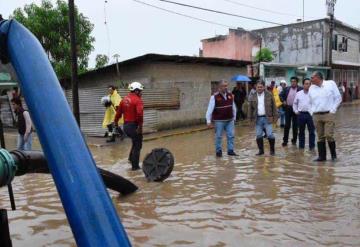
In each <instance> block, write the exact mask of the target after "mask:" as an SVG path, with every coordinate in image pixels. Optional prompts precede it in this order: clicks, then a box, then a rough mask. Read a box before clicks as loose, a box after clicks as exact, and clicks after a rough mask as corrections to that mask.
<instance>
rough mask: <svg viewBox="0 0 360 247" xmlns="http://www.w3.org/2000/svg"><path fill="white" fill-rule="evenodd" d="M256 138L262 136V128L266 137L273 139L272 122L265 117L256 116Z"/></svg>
mask: <svg viewBox="0 0 360 247" xmlns="http://www.w3.org/2000/svg"><path fill="white" fill-rule="evenodd" d="M255 128H256V139H261V138H263V135H264V129H265V131H266V135H267V138H268V139H275V136H274V133H273V130H272V124H271V123H270V122H269V121H268V119H267V118H266V117H257V119H256V127H255Z"/></svg>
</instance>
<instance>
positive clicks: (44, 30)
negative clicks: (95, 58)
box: [12, 0, 95, 78]
mask: <svg viewBox="0 0 360 247" xmlns="http://www.w3.org/2000/svg"><path fill="white" fill-rule="evenodd" d="M12 18H14V19H16V20H17V21H19V22H20V23H22V24H23V25H24V26H25V27H27V28H28V29H29V30H30V31H31V32H32V33H33V34H34V35H35V36H36V37H37V38H38V40H39V41H40V43H41V45H42V46H43V48H44V49H45V52H46V53H47V55H48V57H49V60H50V62H51V64H52V66H53V67H54V70H55V72H56V74H57V76H58V77H59V78H64V77H70V75H71V56H70V51H71V46H70V34H69V7H68V4H67V3H66V2H65V1H64V0H57V1H56V5H55V6H54V5H53V4H52V3H51V1H50V0H43V1H42V2H41V4H40V5H39V6H38V5H36V4H35V3H32V4H28V5H25V6H24V8H23V9H21V8H17V9H16V10H14V12H13V16H12ZM75 22H76V26H75V32H76V41H77V47H78V50H77V54H78V66H79V67H78V71H79V73H83V72H85V71H87V68H88V61H89V55H90V53H91V51H92V50H93V49H94V47H93V43H94V41H95V38H94V37H92V36H91V32H92V30H93V29H94V25H93V24H92V23H91V22H90V21H89V20H88V18H87V17H85V16H84V15H83V14H81V13H79V12H78V10H77V8H75Z"/></svg>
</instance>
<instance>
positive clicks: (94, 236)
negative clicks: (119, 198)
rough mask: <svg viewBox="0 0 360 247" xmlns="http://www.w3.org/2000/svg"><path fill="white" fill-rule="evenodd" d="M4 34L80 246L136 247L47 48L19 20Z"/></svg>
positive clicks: (7, 24)
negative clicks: (71, 106) (123, 224)
mask: <svg viewBox="0 0 360 247" xmlns="http://www.w3.org/2000/svg"><path fill="white" fill-rule="evenodd" d="M1 33H3V34H6V35H7V52H8V55H9V58H10V62H11V63H12V65H13V67H14V69H15V71H16V74H17V76H18V79H19V83H20V87H21V92H22V93H23V95H24V97H25V101H26V103H27V105H28V108H29V112H30V115H31V118H32V120H33V122H34V125H35V127H36V130H37V134H38V136H39V139H40V142H41V146H42V148H43V151H44V153H45V156H46V159H47V160H48V162H49V168H50V171H51V174H52V176H53V179H54V181H55V184H56V187H57V190H58V193H59V195H60V198H61V201H62V204H63V206H64V209H65V213H66V215H67V218H68V221H69V223H70V226H71V229H72V231H73V234H74V237H75V240H76V243H77V245H78V246H131V244H130V241H129V239H128V237H127V234H126V232H125V230H124V228H123V226H122V224H121V222H120V219H119V217H118V215H117V212H116V210H115V208H114V205H113V204H112V201H111V198H110V196H109V194H108V192H107V191H106V188H105V186H104V183H103V181H102V179H101V178H100V176H99V173H98V171H97V169H96V166H95V161H94V159H93V157H92V155H91V153H90V151H89V149H88V147H87V145H86V143H85V141H84V139H83V137H82V134H81V132H80V130H79V128H78V126H77V124H76V121H75V118H74V116H73V115H72V113H71V110H70V107H69V105H68V103H67V101H66V98H65V96H64V93H63V91H62V89H61V86H60V84H59V81H58V79H57V77H56V75H55V72H54V70H53V68H52V67H51V64H50V62H49V60H48V58H47V56H46V54H45V52H44V49H43V48H42V46H41V45H40V43H39V41H38V40H37V39H36V38H35V36H34V35H33V34H32V33H31V32H30V31H29V30H27V29H26V28H25V27H24V26H22V25H21V24H19V23H18V22H16V21H15V20H11V21H3V22H1V23H0V34H1Z"/></svg>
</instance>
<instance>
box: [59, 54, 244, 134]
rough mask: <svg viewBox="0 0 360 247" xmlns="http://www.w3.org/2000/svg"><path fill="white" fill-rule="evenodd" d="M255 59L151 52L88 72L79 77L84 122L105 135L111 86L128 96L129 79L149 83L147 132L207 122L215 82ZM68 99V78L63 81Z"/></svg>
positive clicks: (88, 131)
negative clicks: (103, 102) (104, 101)
mask: <svg viewBox="0 0 360 247" xmlns="http://www.w3.org/2000/svg"><path fill="white" fill-rule="evenodd" d="M248 64H250V62H244V61H239V60H230V59H220V58H204V57H190V56H172V55H159V54H147V55H144V56H140V57H136V58H133V59H130V60H126V61H123V62H120V63H118V64H112V65H109V66H106V67H104V68H101V69H97V70H93V71H89V72H87V73H85V74H82V75H80V76H79V97H80V114H81V116H80V117H81V126H82V129H83V131H84V132H85V133H86V134H89V135H102V134H103V133H104V130H103V129H102V128H101V124H102V119H103V116H104V107H103V106H102V105H101V104H100V99H101V97H102V96H104V95H106V92H107V86H108V85H111V84H115V85H116V86H118V87H119V88H120V90H119V91H120V95H121V96H122V97H124V96H125V95H126V94H127V93H128V91H127V90H126V89H125V88H126V85H125V84H127V83H130V82H132V81H139V82H141V83H143V84H144V86H145V90H144V93H143V101H144V107H145V122H144V124H145V126H144V130H145V131H146V132H154V131H158V130H164V129H171V128H177V127H185V126H189V125H194V124H200V123H204V122H205V113H206V109H207V105H208V102H209V99H210V96H211V94H212V92H213V91H214V90H215V87H216V83H217V82H219V81H220V80H222V79H226V80H229V81H230V79H231V78H232V77H233V76H234V75H236V74H246V66H247V65H248ZM61 83H62V86H63V87H64V90H65V95H66V96H67V98H68V100H69V103H70V104H71V102H72V100H71V99H72V96H71V86H70V83H69V80H62V82H61Z"/></svg>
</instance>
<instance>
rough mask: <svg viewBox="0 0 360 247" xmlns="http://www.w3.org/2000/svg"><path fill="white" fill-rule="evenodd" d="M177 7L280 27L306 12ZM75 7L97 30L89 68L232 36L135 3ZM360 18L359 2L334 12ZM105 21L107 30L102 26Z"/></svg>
mask: <svg viewBox="0 0 360 247" xmlns="http://www.w3.org/2000/svg"><path fill="white" fill-rule="evenodd" d="M139 1H142V2H146V3H148V4H152V5H156V6H158V7H161V8H165V9H168V10H171V11H176V12H179V13H182V14H185V15H190V16H193V17H197V18H202V19H205V20H207V21H212V22H217V23H220V24H224V25H226V26H229V27H242V28H245V29H256V28H262V27H268V26H273V24H267V23H262V22H257V21H253V20H246V19H242V18H238V17H230V16H224V15H219V14H214V13H208V12H204V11H201V10H194V9H189V8H185V7H181V6H175V5H172V4H168V3H163V2H161V1H158V0H139ZM173 1H177V2H182V3H186V4H191V5H196V6H199V7H204V8H211V9H216V10H220V11H224V12H229V13H233V14H237V15H242V16H247V17H252V18H257V19H263V20H268V21H272V22H276V23H282V24H287V23H291V22H295V21H296V19H297V18H301V16H302V12H303V0H252V1H246V0H173ZM32 2H36V3H40V2H41V1H38V0H36V1H33V0H0V13H1V14H3V16H4V17H5V18H7V17H8V16H9V15H10V14H11V13H12V12H13V10H14V9H15V8H17V7H23V6H24V5H25V4H29V3H32ZM53 2H55V1H53ZM234 2H235V3H236V2H237V3H240V4H245V5H251V6H252V7H256V8H261V9H266V10H271V11H274V12H278V13H270V12H266V11H263V10H259V9H255V8H249V7H245V6H241V5H237V4H235V3H234ZM304 2H305V20H310V19H316V18H323V17H325V16H326V7H325V2H326V0H304ZM75 4H76V5H77V6H78V7H79V9H80V11H81V12H82V13H83V14H84V15H85V16H87V17H88V18H89V19H90V21H91V22H92V23H93V24H94V25H95V28H94V31H93V33H92V35H93V36H94V37H95V39H96V42H95V44H94V47H95V50H94V51H93V53H92V54H91V57H90V65H91V66H94V58H95V56H96V54H106V55H110V56H111V57H112V55H114V54H116V53H117V54H119V55H120V60H125V59H129V58H132V57H135V56H140V55H143V54H146V53H161V54H180V55H197V54H198V51H199V48H201V42H200V40H201V39H204V38H209V37H213V36H214V35H219V34H226V33H227V32H228V27H224V26H220V25H215V24H210V23H205V22H201V21H198V20H193V19H189V18H186V17H182V16H178V15H175V14H172V13H168V12H165V11H163V10H159V9H155V8H152V7H149V6H145V5H143V4H140V3H138V2H135V1H134V0H107V3H105V1H104V0H91V1H90V0H75ZM105 13H106V14H105ZM359 13H360V1H359V0H337V4H336V6H335V16H336V18H337V19H339V20H341V21H343V22H346V23H348V24H350V25H352V26H355V27H360V17H359ZM297 16H298V17H297ZM105 17H106V19H107V25H105V24H104V21H105ZM107 30H108V32H107ZM108 34H109V35H108ZM111 60H113V59H111Z"/></svg>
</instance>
